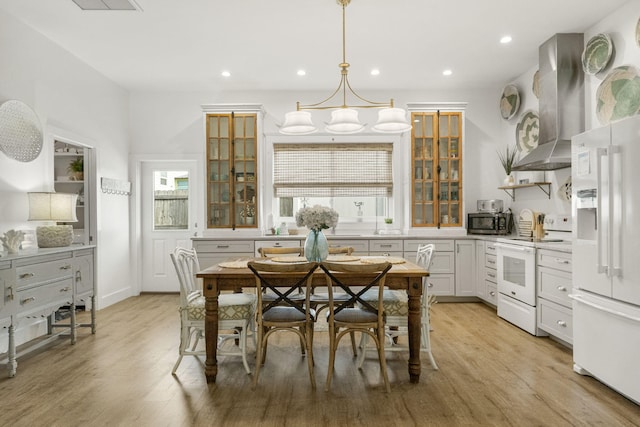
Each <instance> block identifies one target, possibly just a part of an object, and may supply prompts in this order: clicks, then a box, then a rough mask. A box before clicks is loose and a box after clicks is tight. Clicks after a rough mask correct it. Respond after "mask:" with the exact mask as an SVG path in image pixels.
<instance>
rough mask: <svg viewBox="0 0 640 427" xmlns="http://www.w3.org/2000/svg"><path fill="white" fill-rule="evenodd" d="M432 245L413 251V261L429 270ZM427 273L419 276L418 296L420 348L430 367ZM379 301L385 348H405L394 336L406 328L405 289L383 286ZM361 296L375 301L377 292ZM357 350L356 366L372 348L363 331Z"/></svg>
mask: <svg viewBox="0 0 640 427" xmlns="http://www.w3.org/2000/svg"><path fill="white" fill-rule="evenodd" d="M434 248H435V246H434V245H433V244H426V245H420V246H419V247H418V250H417V252H416V264H417V265H419V266H421V267H423V268H424V269H425V270H429V267H430V266H431V260H432V256H433V252H434ZM429 287H430V285H429V282H428V277H424V278H423V279H422V297H421V299H420V319H421V325H420V351H422V352H425V353H427V355H428V356H429V361H430V362H431V366H432V367H433V369H435V370H437V369H438V365H437V364H436V361H435V359H434V357H433V353H432V352H431V336H430V333H429V332H430V330H431V325H430V323H429V320H430V319H429V315H430V311H429V309H430V305H431V300H432V299H431V297H432V296H431V294H430V293H429ZM383 298H384V300H383V305H384V310H385V313H386V314H387V329H386V336H387V343H388V344H389V345H388V347H386V351H408V350H409V347H408V345H402V344H398V337H400V336H403V335H404V336H406V335H407V330H408V317H407V315H408V313H409V303H408V297H407V293H406V291H396V290H385V291H384V296H383ZM364 299H366V300H367V301H369V302H371V303H375V302H377V299H378V297H377V295H375V294H374V293H368V294H367V295H365V296H364ZM360 348H361V350H362V351H361V353H360V356H359V359H358V366H362V363H363V362H364V358H365V354H366V352H367V351H374V350H375V348H373V347H372V346H369V347H367V336H365V335H363V336H362V337H361V341H360Z"/></svg>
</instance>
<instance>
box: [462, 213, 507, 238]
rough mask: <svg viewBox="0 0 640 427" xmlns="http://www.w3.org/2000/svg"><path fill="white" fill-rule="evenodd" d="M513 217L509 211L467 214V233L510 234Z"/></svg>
mask: <svg viewBox="0 0 640 427" xmlns="http://www.w3.org/2000/svg"><path fill="white" fill-rule="evenodd" d="M512 228H513V218H512V216H511V212H495V213H491V212H481V213H470V214H468V215H467V233H469V234H498V235H507V234H511V229H512Z"/></svg>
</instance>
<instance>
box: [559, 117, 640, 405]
mask: <svg viewBox="0 0 640 427" xmlns="http://www.w3.org/2000/svg"><path fill="white" fill-rule="evenodd" d="M571 156H572V158H571V159H572V164H571V175H572V215H573V230H572V231H573V266H574V267H573V268H574V270H573V291H572V295H571V296H572V298H573V325H574V331H573V360H574V370H575V371H576V372H578V373H580V374H584V375H591V376H593V377H595V378H597V379H598V380H600V381H601V382H603V383H605V384H607V385H608V386H610V387H611V388H613V389H615V390H617V391H618V392H620V393H622V394H623V395H625V396H627V397H628V398H629V399H631V400H633V401H635V402H636V403H640V116H635V117H631V118H627V119H625V120H622V121H619V122H615V123H612V124H610V125H607V126H605V127H602V128H598V129H594V130H591V131H588V132H585V133H583V134H580V135H577V136H575V137H573V139H572V149H571Z"/></svg>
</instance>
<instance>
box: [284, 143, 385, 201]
mask: <svg viewBox="0 0 640 427" xmlns="http://www.w3.org/2000/svg"><path fill="white" fill-rule="evenodd" d="M273 152H274V153H273V156H274V159H273V165H274V166H273V169H274V172H273V175H274V176H273V186H274V190H275V195H276V197H336V196H356V197H357V196H390V195H391V193H392V190H393V178H392V177H393V174H392V164H393V159H392V158H393V144H391V143H359V144H357V143H353V144H284V143H277V144H274V145H273Z"/></svg>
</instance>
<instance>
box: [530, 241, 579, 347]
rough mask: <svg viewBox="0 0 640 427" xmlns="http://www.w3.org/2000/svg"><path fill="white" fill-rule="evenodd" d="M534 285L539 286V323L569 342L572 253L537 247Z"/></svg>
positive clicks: (571, 319)
mask: <svg viewBox="0 0 640 427" xmlns="http://www.w3.org/2000/svg"><path fill="white" fill-rule="evenodd" d="M537 257H538V259H537V267H536V285H537V287H538V307H537V308H538V312H537V315H538V327H539V328H540V329H542V330H544V331H545V332H548V333H549V334H550V335H553V336H555V337H557V338H560V339H561V340H563V341H565V342H567V343H569V344H572V343H573V315H572V308H571V299H570V298H569V292H570V291H571V286H572V285H571V281H572V257H571V254H570V253H567V252H559V251H553V250H548V249H539V250H538V255H537Z"/></svg>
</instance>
